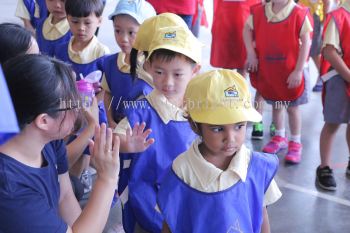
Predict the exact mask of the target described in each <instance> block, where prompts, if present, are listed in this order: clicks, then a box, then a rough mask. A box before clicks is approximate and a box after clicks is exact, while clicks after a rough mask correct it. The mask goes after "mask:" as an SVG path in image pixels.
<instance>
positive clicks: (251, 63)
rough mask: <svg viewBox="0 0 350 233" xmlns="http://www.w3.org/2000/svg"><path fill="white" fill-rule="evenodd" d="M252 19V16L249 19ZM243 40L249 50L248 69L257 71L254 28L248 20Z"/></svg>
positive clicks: (246, 64)
mask: <svg viewBox="0 0 350 233" xmlns="http://www.w3.org/2000/svg"><path fill="white" fill-rule="evenodd" d="M250 19H251V16H250V18H249V19H248V20H250ZM243 41H244V45H245V48H246V51H247V60H246V63H245V66H246V68H247V70H248V71H251V72H256V71H257V70H258V58H257V56H256V52H255V49H254V40H253V30H252V29H251V27H250V26H249V24H248V21H247V23H246V24H245V25H244V29H243Z"/></svg>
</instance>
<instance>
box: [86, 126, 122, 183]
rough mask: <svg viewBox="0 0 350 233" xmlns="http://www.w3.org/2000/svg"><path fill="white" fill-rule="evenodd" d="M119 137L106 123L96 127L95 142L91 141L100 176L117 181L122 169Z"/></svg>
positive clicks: (93, 157)
mask: <svg viewBox="0 0 350 233" xmlns="http://www.w3.org/2000/svg"><path fill="white" fill-rule="evenodd" d="M119 143H120V142H119V137H118V136H117V135H116V134H113V133H112V130H111V129H110V128H108V129H107V127H106V124H104V123H103V124H102V125H101V126H96V127H95V136H94V142H93V141H91V142H90V145H89V146H90V152H92V153H91V159H92V160H93V161H92V162H93V164H94V166H95V169H96V171H97V176H98V178H100V179H102V180H105V181H112V182H115V183H117V180H118V174H119V169H120V167H119V166H120V161H119Z"/></svg>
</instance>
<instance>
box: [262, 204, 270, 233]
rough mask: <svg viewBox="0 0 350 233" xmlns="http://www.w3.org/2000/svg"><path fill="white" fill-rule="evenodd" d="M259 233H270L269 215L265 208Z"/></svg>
mask: <svg viewBox="0 0 350 233" xmlns="http://www.w3.org/2000/svg"><path fill="white" fill-rule="evenodd" d="M261 233H270V222H269V215H268V214H267V209H266V206H265V207H264V208H263V222H262V225H261Z"/></svg>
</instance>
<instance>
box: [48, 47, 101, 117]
mask: <svg viewBox="0 0 350 233" xmlns="http://www.w3.org/2000/svg"><path fill="white" fill-rule="evenodd" d="M68 44H69V42H66V43H63V44H59V45H57V46H56V47H55V52H54V56H55V57H56V58H57V59H60V60H61V61H64V62H67V63H69V64H71V66H72V68H73V70H74V72H75V74H76V77H77V81H79V80H80V74H82V75H83V76H84V77H85V76H86V75H88V74H90V73H91V72H93V71H96V70H101V71H103V62H104V58H105V56H102V57H100V58H97V59H96V60H94V61H92V62H90V63H86V64H78V63H75V62H74V61H72V60H71V59H70V58H69V54H68ZM98 108H99V121H100V124H101V123H107V116H106V111H105V107H104V104H103V102H100V103H98Z"/></svg>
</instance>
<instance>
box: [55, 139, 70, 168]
mask: <svg viewBox="0 0 350 233" xmlns="http://www.w3.org/2000/svg"><path fill="white" fill-rule="evenodd" d="M54 149H55V151H56V159H57V172H58V175H61V174H64V173H66V172H67V171H68V159H67V150H66V144H65V143H64V141H63V140H59V141H55V142H54Z"/></svg>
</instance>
